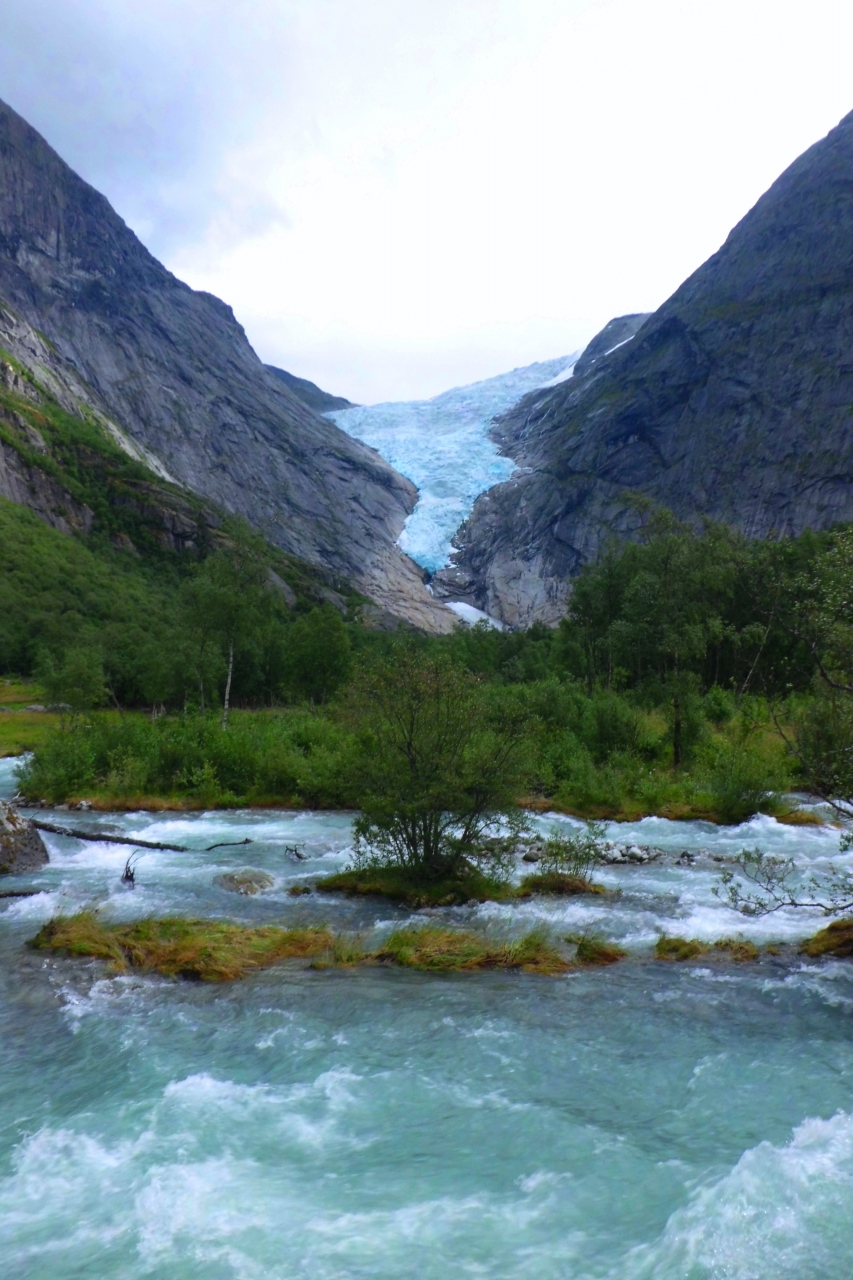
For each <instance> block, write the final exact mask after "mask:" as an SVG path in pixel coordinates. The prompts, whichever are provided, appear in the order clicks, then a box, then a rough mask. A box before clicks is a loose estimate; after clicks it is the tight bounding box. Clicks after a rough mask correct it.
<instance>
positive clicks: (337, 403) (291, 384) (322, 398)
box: [267, 364, 353, 413]
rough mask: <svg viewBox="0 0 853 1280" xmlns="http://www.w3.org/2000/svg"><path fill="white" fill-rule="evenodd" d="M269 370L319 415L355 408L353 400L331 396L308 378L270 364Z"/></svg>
mask: <svg viewBox="0 0 853 1280" xmlns="http://www.w3.org/2000/svg"><path fill="white" fill-rule="evenodd" d="M267 369H268V370H269V372H270V373H271V374H272V376H273V377H274V378H278V380H279V382H283V383H284V385H285V386H286V387H288V388H289V390H291V391H292V392H293V394H294V395H295V396H298V397H299V399H300V400H301V401H302V403H303V404H307V405H308V407H309V409H316V410H317V412H318V413H328V412H329V410H330V409H351V408H352V407H353V403H352V401H351V400H347V399H346V398H345V397H344V396H333V395H331V394H330V393H329V392H328V391H324V390H323V389H322V387H318V386H317V383H316V382H309V380H308V378H297V377H296V374H294V373H288V372H287V370H286V369H277V368H276V367H275V365H274V364H268V365H267Z"/></svg>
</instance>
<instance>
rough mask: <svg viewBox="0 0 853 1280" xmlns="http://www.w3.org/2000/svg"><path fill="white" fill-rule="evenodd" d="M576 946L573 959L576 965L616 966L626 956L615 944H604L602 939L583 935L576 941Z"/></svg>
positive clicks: (625, 952)
mask: <svg viewBox="0 0 853 1280" xmlns="http://www.w3.org/2000/svg"><path fill="white" fill-rule="evenodd" d="M577 946H578V949H577V951H576V953H575V959H576V960H577V962H578V964H588V965H605V964H616V962H617V961H619V960H624V959H625V956H626V955H627V954H628V952H627V951H624V950H623V948H622V947H617V946H616V944H615V942H606V941H605V940H604V939H603V938H597V937H595V936H590V937H587V936H586V935H584V936H583V937H582V938H579V939H578V944H577Z"/></svg>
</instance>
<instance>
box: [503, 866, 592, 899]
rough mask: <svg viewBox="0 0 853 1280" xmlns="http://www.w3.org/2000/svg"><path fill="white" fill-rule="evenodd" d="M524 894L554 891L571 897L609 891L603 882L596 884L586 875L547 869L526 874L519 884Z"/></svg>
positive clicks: (520, 890)
mask: <svg viewBox="0 0 853 1280" xmlns="http://www.w3.org/2000/svg"><path fill="white" fill-rule="evenodd" d="M519 892H520V894H521V895H522V896H525V897H526V896H528V895H529V894H531V893H554V894H560V895H564V896H566V897H570V896H572V895H574V894H577V893H609V892H610V890H609V889H605V887H604V885H603V884H594V883H593V881H592V880H587V879H586V878H585V877H584V876H569V875H565V874H564V873H563V872H562V871H545V872H543V873H542V874H541V875H531V876H525V877H524V879H523V880H522V882H521V884H520V886H519Z"/></svg>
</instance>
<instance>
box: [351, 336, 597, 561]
mask: <svg viewBox="0 0 853 1280" xmlns="http://www.w3.org/2000/svg"><path fill="white" fill-rule="evenodd" d="M576 357H577V353H575V355H571V356H560V357H559V358H558V359H556V360H542V361H540V362H539V363H537V364H531V365H527V366H526V367H525V368H522V369H513V370H512V372H511V373H502V374H499V375H498V377H496V378H487V379H486V380H485V381H484V382H473V383H471V384H470V386H467V387H455V388H454V389H453V390H452V391H445V392H443V393H442V394H441V395H439V396H435V397H434V399H432V400H411V401H403V402H400V403H397V404H376V405H368V406H366V407H365V406H358V407H355V408H352V409H338V410H336V411H335V412H333V413H330V414H329V415H328V417H330V418H333V419H334V421H335V422H336V423H337V425H338V426H339V427H340V428H341V429H342V430H343V431H346V432H347V434H348V435H351V436H355V438H356V439H358V440H363V441H364V442H365V444H369V445H371V446H372V447H373V448H374V449H376V450H377V452H378V453H380V454H381V455H382V457H383V458H385V460H386V461H387V462H390V463H391V465H392V466H393V467H396V469H397V470H398V471H400V472H402V474H403V475H404V476H407V477H408V478H409V479H410V480H413V481H414V483H415V484H416V485H417V486H418V489H419V491H420V494H419V498H418V504H417V506H416V507H415V509H414V511H413V512H412V514H411V515H410V516H409V518H408V520H407V521H406V525H405V528H404V529H403V532H402V534H401V536H400V546H401V547H402V549H403V550H404V551H405V552H406V553H407V554H408V555H410V556H411V557H412V559H413V560H416V561H417V563H418V564H419V565H421V566H422V567H423V568H424V569H428V570H429V571H430V573H434V572H435V571H436V569H440V568H441V567H442V566H443V565H445V564H447V562H448V560H449V558H450V552H451V550H452V542H453V535H454V534H455V532H456V530H457V529H458V528H459V526H460V524H461V523H462V521H463V520H465V519H466V517H467V516H468V515H469V513H470V511H471V508H472V507H473V505H474V500H475V498H476V497H477V496H478V494H481V493H482V492H483V491H484V490H485V489H490V488H491V487H492V485H494V484H500V482H501V481H502V480H506V479H508V478H509V476H510V475H511V473H512V470H513V466H514V464H513V462H512V459H511V458H505V457H502V456H501V455H500V454H499V453H498V450H497V446H496V445H495V444H494V442H493V441H492V440H491V439H490V437H489V428H490V426H491V423H492V419H493V418H495V417H497V416H498V415H499V414H502V413H506V412H507V410H509V409H511V408H512V406H513V405H514V404H516V402H517V401H518V400H520V399H521V397H522V396H523V395H526V394H527V392H528V391H534V390H535V389H536V388H537V387H542V386H547V385H548V384H549V383H550V382H553V381H556V380H562V378H563V377H568V376H569V372H570V369H571V366H572V364H573V362H574V360H575V359H576Z"/></svg>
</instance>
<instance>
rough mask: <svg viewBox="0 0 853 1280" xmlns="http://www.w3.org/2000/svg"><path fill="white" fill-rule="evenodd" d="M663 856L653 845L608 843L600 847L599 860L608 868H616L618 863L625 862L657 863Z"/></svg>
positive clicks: (661, 851)
mask: <svg viewBox="0 0 853 1280" xmlns="http://www.w3.org/2000/svg"><path fill="white" fill-rule="evenodd" d="M664 856H665V855H664V851H663V849H656V848H655V847H654V846H653V845H648V844H618V843H616V842H609V843H608V844H605V845H602V853H601V860H602V862H606V863H607V864H608V865H609V866H617V865H618V864H619V863H626V862H633V863H635V864H642V863H646V862H657V861H658V859H659V858H663V857H664Z"/></svg>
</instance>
